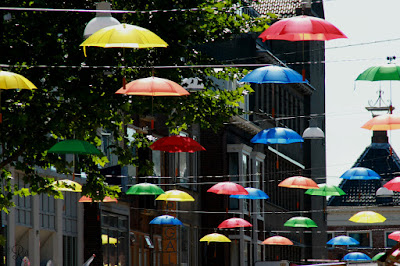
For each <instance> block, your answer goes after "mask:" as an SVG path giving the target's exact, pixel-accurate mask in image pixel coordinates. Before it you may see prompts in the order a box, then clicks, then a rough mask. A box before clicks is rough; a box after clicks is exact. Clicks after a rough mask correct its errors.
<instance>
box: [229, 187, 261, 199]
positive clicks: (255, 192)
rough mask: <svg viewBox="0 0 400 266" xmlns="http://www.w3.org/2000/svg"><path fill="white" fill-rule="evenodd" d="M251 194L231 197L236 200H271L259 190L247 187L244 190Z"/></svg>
mask: <svg viewBox="0 0 400 266" xmlns="http://www.w3.org/2000/svg"><path fill="white" fill-rule="evenodd" d="M244 189H245V190H247V192H249V194H248V195H230V198H234V199H269V197H268V195H267V194H266V193H265V192H264V191H262V190H261V189H258V188H252V187H246V188H244Z"/></svg>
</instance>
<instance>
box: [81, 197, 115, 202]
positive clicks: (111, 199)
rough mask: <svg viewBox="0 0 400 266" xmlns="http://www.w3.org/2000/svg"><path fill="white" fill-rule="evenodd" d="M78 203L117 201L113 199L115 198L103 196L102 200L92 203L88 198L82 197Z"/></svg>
mask: <svg viewBox="0 0 400 266" xmlns="http://www.w3.org/2000/svg"><path fill="white" fill-rule="evenodd" d="M79 202H118V200H117V199H115V198H111V197H109V196H105V197H104V199H103V200H95V201H93V200H92V198H90V197H87V196H82V197H81V198H80V199H79Z"/></svg>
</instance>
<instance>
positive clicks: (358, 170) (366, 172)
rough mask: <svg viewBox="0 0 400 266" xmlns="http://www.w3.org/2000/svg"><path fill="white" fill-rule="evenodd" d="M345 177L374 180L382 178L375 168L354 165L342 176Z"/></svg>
mask: <svg viewBox="0 0 400 266" xmlns="http://www.w3.org/2000/svg"><path fill="white" fill-rule="evenodd" d="M340 178H343V179H350V180H372V179H381V177H380V176H379V175H378V173H377V172H375V171H374V170H371V169H368V168H364V167H353V168H351V169H349V170H347V171H346V172H344V174H343V175H342V176H341V177H340Z"/></svg>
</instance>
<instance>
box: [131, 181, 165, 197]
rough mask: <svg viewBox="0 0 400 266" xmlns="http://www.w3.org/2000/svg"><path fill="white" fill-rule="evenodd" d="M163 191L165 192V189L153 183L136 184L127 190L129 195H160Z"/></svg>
mask: <svg viewBox="0 0 400 266" xmlns="http://www.w3.org/2000/svg"><path fill="white" fill-rule="evenodd" d="M163 193H165V192H164V190H162V189H161V188H160V187H159V186H156V185H154V184H151V183H140V184H136V185H134V186H131V187H130V188H129V189H128V191H126V194H127V195H160V194H163Z"/></svg>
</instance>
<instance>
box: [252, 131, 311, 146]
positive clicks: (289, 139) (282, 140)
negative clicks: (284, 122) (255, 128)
mask: <svg viewBox="0 0 400 266" xmlns="http://www.w3.org/2000/svg"><path fill="white" fill-rule="evenodd" d="M251 142H252V143H264V144H290V143H296V142H304V140H303V138H302V137H301V136H300V135H299V134H297V132H296V131H294V130H291V129H289V128H283V127H274V128H268V129H264V130H262V131H260V132H258V133H257V135H255V136H254V137H253V138H252V139H251Z"/></svg>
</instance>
